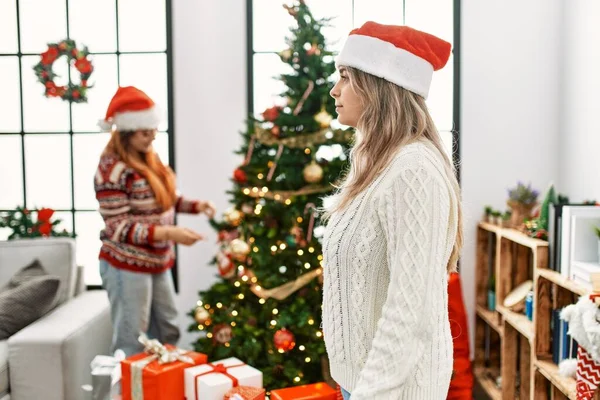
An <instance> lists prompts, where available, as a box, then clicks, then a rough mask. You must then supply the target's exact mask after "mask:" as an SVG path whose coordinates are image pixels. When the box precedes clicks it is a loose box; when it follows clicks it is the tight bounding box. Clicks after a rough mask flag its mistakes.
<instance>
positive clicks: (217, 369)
mask: <svg viewBox="0 0 600 400" xmlns="http://www.w3.org/2000/svg"><path fill="white" fill-rule="evenodd" d="M206 365H207V366H208V367H210V370H209V371H206V372H203V373H201V374H199V375H196V376H195V378H194V388H195V390H194V391H195V393H196V400H197V399H199V397H198V379H200V377H201V376H204V375H208V374H213V373H217V374H223V375H225V376H226V377H228V378H229V379H231V382H233V387H236V386H237V385H238V383H239V382H238V379H237V378H236V377H235V376H233V375H231V374H229V373H228V372H227V370H228V369H229V368H237V367H243V366H244V365H246V364H244V363H242V364H236V365H230V366H228V367H226V366H225V365H223V364H220V363H219V364H206Z"/></svg>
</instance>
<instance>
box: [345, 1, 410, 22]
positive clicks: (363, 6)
mask: <svg viewBox="0 0 600 400" xmlns="http://www.w3.org/2000/svg"><path fill="white" fill-rule="evenodd" d="M402 7H403V1H402V0H354V27H359V26H361V25H362V24H364V23H365V22H367V21H376V22H379V23H380V24H389V25H403V21H404V15H403V11H402Z"/></svg>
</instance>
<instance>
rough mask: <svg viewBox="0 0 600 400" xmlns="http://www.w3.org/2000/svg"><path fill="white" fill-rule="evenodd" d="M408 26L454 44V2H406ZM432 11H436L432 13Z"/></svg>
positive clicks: (428, 0) (452, 0) (409, 0)
mask: <svg viewBox="0 0 600 400" xmlns="http://www.w3.org/2000/svg"><path fill="white" fill-rule="evenodd" d="M405 1H406V9H405V10H406V18H405V21H406V25H408V26H410V27H412V28H415V29H419V30H422V31H425V32H427V33H431V34H432V35H435V36H438V37H440V38H442V39H444V40H445V41H447V42H450V43H453V39H452V38H453V32H454V28H453V27H454V17H453V15H454V11H453V6H454V4H453V3H454V0H405ZM432 10H435V11H434V12H432Z"/></svg>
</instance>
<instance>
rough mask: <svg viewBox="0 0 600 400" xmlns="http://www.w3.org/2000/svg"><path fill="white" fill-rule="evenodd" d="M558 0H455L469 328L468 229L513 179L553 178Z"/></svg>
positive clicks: (501, 199)
mask: <svg viewBox="0 0 600 400" xmlns="http://www.w3.org/2000/svg"><path fill="white" fill-rule="evenodd" d="M560 11H561V7H560V0H531V1H526V2H523V1H519V0H505V1H480V0H463V1H462V22H461V24H462V25H461V28H462V32H461V45H462V48H461V52H462V54H461V68H462V70H461V90H462V93H461V97H462V104H461V127H460V130H461V139H460V142H461V156H462V167H461V171H462V182H461V183H462V193H463V200H464V211H465V245H464V251H463V256H462V261H461V266H462V267H461V273H462V275H461V276H462V283H463V293H464V297H465V303H466V305H467V309H468V313H469V317H470V318H469V321H470V326H469V330H470V334H471V346H472V345H473V336H474V335H473V334H474V322H475V317H474V305H475V295H474V291H475V288H474V286H475V274H474V269H473V267H474V261H475V233H476V224H477V222H478V220H479V219H480V217H481V215H482V213H483V208H484V206H485V205H486V204H490V205H492V206H493V207H494V208H498V209H502V210H504V209H506V204H505V201H506V198H507V192H506V189H507V188H508V187H510V186H513V185H514V184H516V182H517V181H518V180H523V181H526V182H528V181H531V183H532V184H533V186H534V187H535V188H538V189H539V190H541V191H543V190H544V189H545V188H546V186H547V185H548V183H549V182H550V181H551V180H556V179H557V177H558V173H559V170H558V165H557V159H558V155H559V133H560V130H559V119H560V118H559V115H560V109H559V84H558V81H559V76H560V69H559V64H560V58H561V55H560V52H559V50H560V37H559V33H560V29H559V28H560Z"/></svg>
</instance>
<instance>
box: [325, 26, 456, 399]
mask: <svg viewBox="0 0 600 400" xmlns="http://www.w3.org/2000/svg"><path fill="white" fill-rule="evenodd" d="M449 55H450V44H449V43H447V42H445V41H443V40H441V39H439V38H437V37H435V36H432V35H429V34H427V33H424V32H420V31H417V30H414V29H411V28H409V27H405V26H388V25H380V24H377V23H375V22H367V23H366V24H364V25H363V26H362V27H360V28H358V29H355V30H353V31H352V32H350V35H349V37H348V39H347V41H346V43H345V45H344V48H343V49H342V51H341V53H340V54H339V56H338V58H337V60H336V65H337V68H338V71H339V75H340V79H339V81H338V82H337V83H336V85H335V86H334V87H333V89H332V90H331V93H330V94H331V96H332V97H333V98H334V99H335V103H336V111H337V113H338V119H339V121H340V123H342V124H345V125H350V126H353V127H356V128H357V133H356V142H355V144H354V146H353V148H352V150H351V153H350V165H351V167H350V170H349V172H348V174H347V176H346V177H345V179H344V180H343V181H342V183H341V184H340V186H339V189H338V191H337V192H336V194H334V195H333V196H332V197H331V198H330V199H328V200H329V202H327V203H329V204H328V205H327V206H326V210H325V211H326V212H325V216H326V218H327V219H328V223H327V230H326V234H325V236H324V243H323V252H324V279H325V280H324V289H323V330H324V337H325V343H326V347H327V353H328V356H329V361H330V368H331V375H332V377H333V378H334V379H335V380H336V381H337V382H338V383H339V384H340V386H341V387H342V388H343V395H344V398H345V399H349V398H351V399H352V400H374V399H377V400H392V399H393V400H400V399H405V400H428V399H432V400H441V399H445V398H446V394H447V392H448V388H449V385H450V376H451V373H452V361H453V360H452V336H451V334H450V324H449V321H448V295H447V285H448V273H449V272H451V271H454V270H455V269H456V263H457V259H458V256H459V252H460V249H461V246H462V231H461V205H460V191H459V186H458V182H457V180H456V177H455V174H454V169H453V166H452V163H451V162H450V160H449V158H448V157H447V155H446V154H445V152H444V149H443V146H442V142H441V139H440V136H439V134H438V131H437V129H436V127H435V124H434V123H433V120H432V119H431V116H430V114H429V112H428V110H427V106H426V104H425V99H426V97H427V93H428V91H429V86H430V83H431V77H432V74H433V71H434V70H438V69H440V68H442V67H443V66H444V65H445V64H446V62H447V60H448V58H449Z"/></svg>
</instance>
